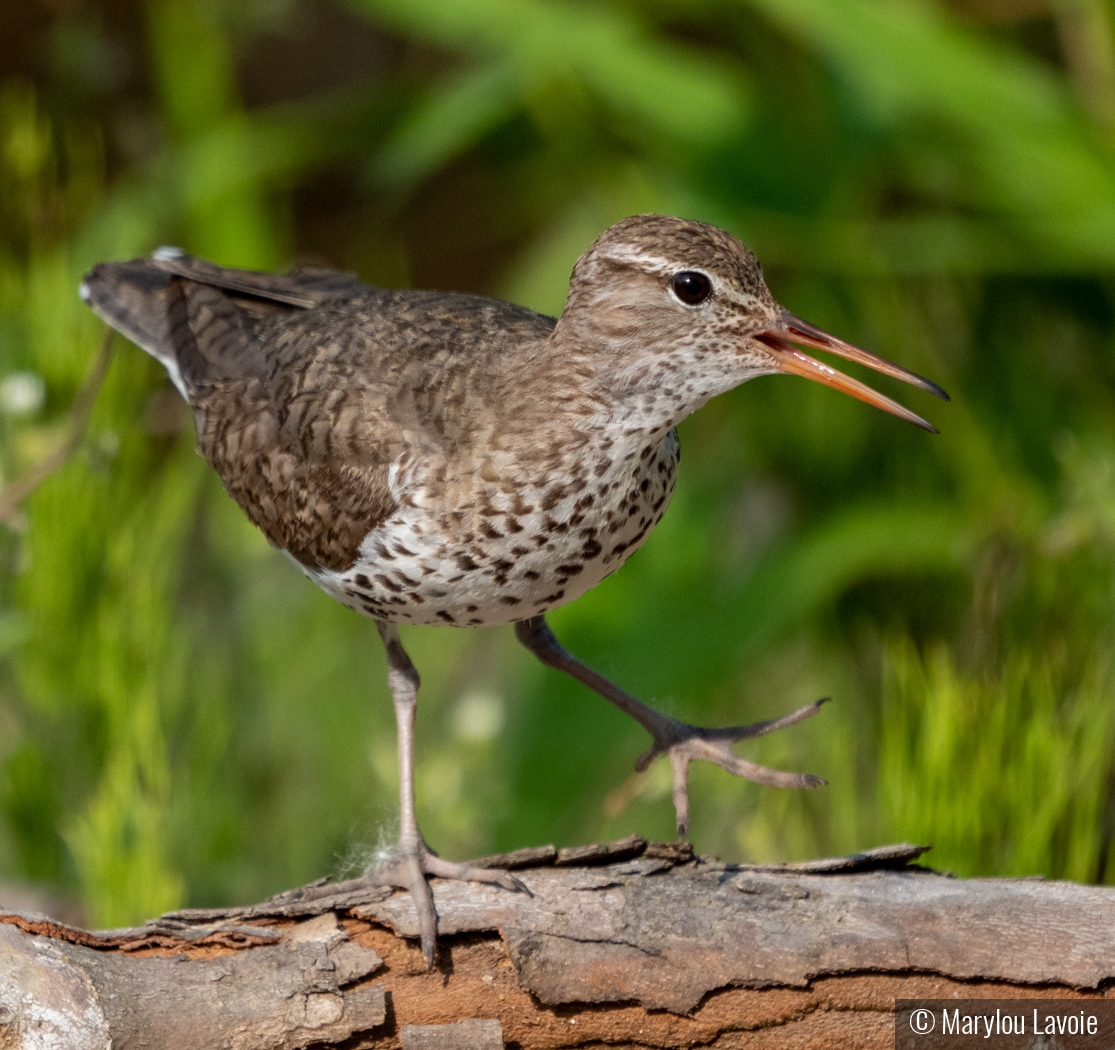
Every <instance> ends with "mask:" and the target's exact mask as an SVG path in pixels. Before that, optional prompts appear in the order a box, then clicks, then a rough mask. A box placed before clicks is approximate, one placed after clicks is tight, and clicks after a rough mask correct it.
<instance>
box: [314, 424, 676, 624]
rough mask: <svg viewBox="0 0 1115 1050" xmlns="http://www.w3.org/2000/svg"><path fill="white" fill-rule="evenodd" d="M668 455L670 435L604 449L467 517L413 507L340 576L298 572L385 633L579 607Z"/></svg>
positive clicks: (665, 468) (668, 484)
mask: <svg viewBox="0 0 1115 1050" xmlns="http://www.w3.org/2000/svg"><path fill="white" fill-rule="evenodd" d="M609 444H610V443H609ZM678 453H679V449H678V440H677V434H676V432H675V431H674V430H670V431H669V432H668V433H667V434H666V435H665V437H663V438H661V439H660V440H657V441H655V442H653V443H651V444H643V445H638V444H635V445H633V446H632V447H631V448H630V449H629V450H627V451H623V452H622V453H619V454H617V451H616V449H615V448H614V447H613V448H610V449H609V450H608V454H604V453H603V452H601V453H600V454H598V455H589V456H586V457H584V458H583V459H581V460H580V462H579V469H575V470H572V471H570V472H569V476H568V477H563V478H562V479H561V480H560V481H552V482H551V483H550V484H548V485H547V486H546V487H545V488H515V489H514V491H508V486H506V485H504V486H493V487H491V488H490V489H489V490H486V491H483V492H480V493H479V495H478V497H477V498H476V499H470V500H468V505H469V506H473V505H474V504H475V503H477V502H479V503H481V504H482V505H483V506H484V513H483V514H482V515H479V516H477V515H469V514H465V513H463V512H461V511H459V510H456V509H455V508H453V507H442V508H439V509H438V510H437V511H435V510H434V508H432V507H430V506H427V505H424V503H423V500H422V499H421V498H420V497H419V498H417V499H415V500H414V501H412V502H408V503H407V504H404V505H402V506H400V508H399V509H398V511H397V512H396V513H394V514H392V515H391V516H390V517H389V518H388V519H387V520H386V521H384V522H383V523H382V524H381V525H379V526H378V527H377V528H375V529H373V530H372V531H371V532H370V533H368V535H367V536H366V537H365V539H364V542H363V543H362V544H361V547H360V555H359V557H358V559H357V561H356V563H355V564H354V565H352V566H351V567H350V568H348V569H345V570H343V571H339V572H336V571H331V570H320V569H319V570H315V569H308V568H305V567H303V571H305V572H306V574H307V575H308V576H309V577H310V578H311V579H313V580H314V582H315V583H317V584H318V585H319V586H320V587H322V588H323V589H324V590H326V591H327V592H328V593H329V594H331V595H332V596H333V597H335V598H337V599H338V600H339V601H341V602H343V603H344V604H345V605H347V606H349V607H350V608H352V609H355V610H356V611H358V612H361V613H364V614H365V615H368V616H373V617H376V618H378V619H383V620H388V621H391V622H395V623H415V624H434V625H438V624H440V625H445V624H451V625H454V626H459V627H467V626H480V625H487V624H500V623H509V622H511V621H514V620H524V619H528V618H529V617H531V616H537V615H538V614H539V613H543V612H546V611H548V610H549V609H553V608H555V607H557V606H559V605H564V604H565V603H566V602H570V601H572V600H573V599H574V598H578V597H580V596H581V595H582V594H584V593H585V592H586V591H588V590H590V589H591V588H592V587H595V586H596V584H598V583H599V582H600V581H601V580H603V579H604V577H605V576H608V575H610V574H611V573H613V572H615V571H616V569H618V568H619V567H620V566H621V565H622V564H623V563H624V562H625V561H626V560H627V559H628V558H629V557H630V556H631V555H632V554H633V553H634V552H635V551H636V550H638V549H639V547H640V546H642V544H643V542H644V541H645V540H646V538H647V536H648V535H649V534H650V531H651V529H653V528H654V526H655V525H657V524H658V522H659V521H660V520H661V519H662V515H663V514H664V513H665V510H666V507H667V505H668V504H669V501H670V496H671V495H672V494H673V490H674V483H675V480H676V477H677V464H678ZM483 484H484V483H483V482H482V481H478V482H477V485H478V486H483Z"/></svg>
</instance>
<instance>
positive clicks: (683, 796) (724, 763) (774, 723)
mask: <svg viewBox="0 0 1115 1050" xmlns="http://www.w3.org/2000/svg"><path fill="white" fill-rule="evenodd" d="M826 699H827V698H826ZM825 702H826V701H825V700H817V701H816V702H815V703H812V704H806V705H805V707H799V708H798V709H797V710H796V711H794V712H792V713H791V714H788V715H786V716H785V717H783V718H775V719H771V720H770V721H767V722H756V723H754V724H753V725H749V726H727V727H725V728H723V729H704V728H702V727H700V726H691V725H687V724H686V723H684V722H679V721H677V720H676V719H673V718H668V717H666V716H665V715H661V714H657V713H656V717H655V719H654V720H653V724H654V728H653V729H651V735H652V736H653V737H654V745H653V747H651V749H650V750H649V751H647V752H646V753H645V754H643V755H640V756H639V759H638V761H636V763H635V769H636V770H637V771H638V772H640V773H641V772H642V771H643V770H644V769H646V768H647V766H649V765H650V764H651V762H652V761H653V760H654V759H655V758H657V757H658V756H659V755H667V756H669V759H670V764H671V765H672V766H673V770H674V811H675V813H676V814H677V828H678V837H679V838H683V837H684V836H685V834H686V832H687V831H688V830H689V763H690V762H693V761H695V760H697V759H703V760H704V761H705V762H714V763H715V764H716V765H718V766H720V768H721V769H726V770H727V771H728V772H729V773H732V774H733V775H735V776H737V777H746V778H747V779H748V780H753V781H755V783H756V784H766V785H768V786H769V787H790V788H814V787H820V786H821V785H822V784H827V783H828V781H826V780H822V779H821V778H820V777H815V776H812V775H811V774H809V773H786V772H783V771H782V770H780V769H769V768H768V767H766V766H760V765H757V764H756V763H754V762H748V761H747V759H745V758H740V757H739V756H738V755H734V754H732V751H731V745H732V744H734V743H735V742H736V741H737V740H746V739H748V738H750V737H755V736H765V735H766V734H767V733H773V732H774V731H775V730H776V729H784V728H785V727H786V726H792V725H794V724H795V723H796V722H800V721H802V720H803V719H805V718H809V717H810V716H811V715H814V714H816V713H817V711H818V710H819V709H820V707H821V705H822V704H823V703H825ZM647 728H648V729H650V728H651V727H650V726H649V725H648V727H647Z"/></svg>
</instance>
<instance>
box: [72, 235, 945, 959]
mask: <svg viewBox="0 0 1115 1050" xmlns="http://www.w3.org/2000/svg"><path fill="white" fill-rule="evenodd" d="M82 297H83V298H84V299H85V301H86V302H88V303H89V304H90V306H91V307H92V308H93V309H94V310H95V311H96V312H97V313H98V314H99V315H100V316H101V317H102V318H104V320H105V321H106V322H108V323H109V324H110V325H112V326H113V327H115V328H117V329H119V330H120V331H121V332H123V333H124V334H125V335H127V336H128V337H129V338H130V339H132V340H134V341H135V342H136V343H138V344H139V345H140V346H142V347H143V348H144V349H145V350H147V351H148V352H149V353H151V354H152V355H154V356H155V357H156V358H158V359H159V360H160V361H161V362H162V363H163V364H164V365H165V366H166V368H167V371H168V373H169V374H170V377H171V379H172V380H173V382H174V384H175V385H176V386H177V388H178V390H179V391H180V392H181V393H182V395H183V397H185V399H186V400H187V402H188V403H189V405H190V407H191V409H192V410H193V414H194V420H195V424H196V428H197V437H198V446H199V448H200V450H201V452H202V454H203V455H204V456H205V457H206V459H208V461H209V462H210V463H211V464H212V465H213V467H214V469H215V470H216V471H217V473H218V474H219V475H220V477H221V480H222V482H223V483H224V485H225V488H226V489H227V490H228V492H229V494H230V495H231V496H232V498H233V499H235V500H236V501H237V503H239V504H240V506H241V507H242V508H243V509H244V511H245V513H246V514H247V515H248V517H249V518H250V519H251V520H252V521H253V522H254V523H255V524H256V525H257V526H258V527H259V528H260V529H261V530H262V531H263V532H264V534H265V535H266V536H267V538H268V539H269V540H270V541H271V542H272V543H273V544H274V545H275V546H277V547H279V548H280V549H282V550H283V551H285V552H286V553H287V554H288V555H289V556H290V557H291V559H292V560H293V561H294V562H295V563H296V564H297V565H298V566H299V567H300V568H301V569H302V571H303V572H304V573H305V574H306V575H307V576H308V577H310V579H312V580H313V581H314V582H315V583H317V584H318V585H319V586H320V587H322V588H324V589H325V590H326V591H327V592H328V593H330V594H331V595H333V596H334V597H335V598H337V599H338V600H339V601H341V602H343V603H344V604H345V605H347V606H349V607H350V608H352V609H354V610H356V611H357V612H360V613H362V614H364V615H367V616H370V617H372V618H373V619H374V620H375V622H376V625H377V627H378V629H379V632H380V634H381V636H382V638H383V641H384V644H385V648H386V652H387V657H388V668H389V682H390V686H391V692H392V698H393V700H394V703H395V708H396V714H397V717H398V725H399V761H400V785H401V817H402V819H401V829H400V837H399V846H398V851H397V855H396V858H395V859H394V861H392V862H391V863H390V864H389V865H387V866H385V867H381V868H379V869H376V870H375V871H373V872H370V873H369V874H368V875H367V876H366V878H365V881H379V882H387V883H389V884H392V885H398V886H402V887H405V888H407V889H409V890H410V891H411V892H412V894H413V895H414V897H415V902H416V906H417V908H418V914H419V925H420V928H421V933H422V941H423V947H424V949H425V951H426V953H427V959H428V960H430V961H431V962H432V959H433V950H434V933H435V929H436V915H435V912H434V909H433V903H432V898H431V896H430V890H429V887H428V886H427V884H426V881H425V879H426V876H427V875H439V876H441V877H445V878H465V879H477V880H481V881H488V882H497V883H499V884H501V885H504V886H506V887H508V888H521V887H519V884H518V883H517V882H516V881H515V880H514V879H513V878H511V877H510V876H508V875H506V874H505V873H499V872H492V871H487V870H484V869H477V868H473V867H471V866H468V865H457V864H451V863H449V862H447V861H443V860H441V859H440V858H438V857H436V855H434V854H433V853H432V852H431V851H429V850H428V848H427V847H426V845H425V843H424V842H423V841H422V837H421V835H420V833H419V831H418V825H417V822H416V819H415V815H414V795H413V764H412V761H413V760H412V754H413V740H412V730H413V717H414V705H415V702H416V697H417V690H418V675H417V672H416V671H415V669H414V667H413V665H412V664H411V663H410V660H409V658H408V657H407V655H406V652H405V650H404V649H403V646H402V643H401V641H400V639H399V635H398V631H397V629H396V625H397V624H430V625H435V626H438V625H452V626H458V627H460V626H483V625H489V624H501V623H508V622H514V623H515V624H516V636H517V637H518V638H519V640H520V641H521V642H523V644H524V645H526V646H527V647H528V648H530V650H531V651H532V652H534V653H535V655H536V656H538V657H539V659H541V660H542V661H543V662H544V663H547V664H548V665H550V666H553V667H556V668H558V669H560V670H563V671H565V672H567V673H569V674H571V675H572V676H573V677H575V678H577V679H578V680H580V681H581V682H583V683H585V684H586V685H588V686H589V687H590V688H592V689H594V690H596V691H597V692H598V693H600V694H601V695H602V696H603V697H604V698H605V699H607V700H609V701H610V702H611V703H613V704H616V705H617V706H618V707H620V708H621V709H622V710H624V711H626V712H627V713H629V714H631V715H632V716H633V717H634V718H636V719H637V720H638V721H639V722H640V723H641V724H642V725H643V726H644V727H645V728H646V729H647V731H648V732H649V733H650V734H651V737H652V739H653V742H654V743H653V747H652V749H651V751H649V752H648V753H647V755H645V756H644V757H643V759H640V762H641V763H643V764H644V765H645V763H646V762H649V761H650V759H651V758H653V757H654V756H655V755H656V754H660V753H664V754H668V755H669V756H670V759H671V761H672V763H673V767H674V780H675V788H674V803H675V807H676V810H677V819H678V829H679V833H683V832H684V831H685V829H686V827H687V824H688V793H687V787H686V776H687V773H686V771H687V768H688V763H689V762H690V761H692V760H693V759H697V758H701V759H706V760H709V761H713V762H716V763H717V764H719V765H721V766H722V767H723V768H725V769H728V770H729V771H730V772H733V773H736V774H739V775H742V776H746V777H749V778H751V779H753V780H757V781H759V782H761V783H765V784H773V785H779V786H787V787H810V786H814V785H816V784H818V783H821V781H819V780H818V779H817V778H816V777H809V776H803V775H799V774H789V773H781V772H778V771H775V770H769V769H765V768H763V767H761V766H755V765H753V764H751V763H748V762H746V761H744V760H743V759H741V758H738V757H737V756H735V755H734V754H732V753H731V752H730V750H729V745H730V744H731V743H732V742H733V741H736V740H740V739H743V738H745V737H748V736H754V735H757V734H759V733H765V732H769V731H770V730H772V729H776V728H780V727H781V726H784V725H789V724H792V723H793V722H795V721H798V720H800V719H801V718H804V717H807V716H808V715H810V714H812V713H813V712H814V711H815V710H816V708H817V705H816V704H813V705H809V706H808V707H806V708H802V709H801V710H799V711H797V712H794V713H793V714H791V715H789V716H787V717H785V718H783V719H780V720H778V721H775V722H770V723H760V724H759V725H757V726H743V727H734V728H732V729H725V730H705V729H699V728H695V727H692V726H688V725H685V724H684V723H681V722H678V721H676V720H674V719H671V718H667V717H665V716H662V715H660V714H658V713H657V712H654V711H653V710H651V709H650V708H648V707H646V706H645V705H643V704H641V703H639V702H638V701H637V700H635V699H634V698H633V697H630V696H628V695H627V694H626V693H624V692H623V691H622V690H620V689H618V688H617V687H616V686H614V685H613V684H612V683H610V682H608V681H607V680H606V679H603V678H601V677H600V676H599V675H597V674H595V672H593V671H591V670H589V669H588V668H587V667H585V666H584V665H583V664H581V663H579V662H578V661H577V660H575V659H574V658H573V657H572V656H570V655H569V654H568V653H567V652H565V650H564V649H562V648H561V646H560V645H559V644H558V643H557V640H556V639H555V638H554V637H553V635H552V634H551V633H550V632H549V628H548V627H547V626H546V623H545V619H544V614H545V613H546V612H547V611H549V610H550V609H552V608H554V607H556V606H558V605H562V604H564V603H566V602H569V601H572V600H573V599H575V598H577V597H579V596H580V595H582V594H584V593H585V592H586V591H588V590H589V589H591V588H592V587H594V586H595V585H596V584H598V583H599V582H600V581H601V580H602V579H604V577H605V576H607V575H608V574H609V573H611V572H614V571H615V570H616V569H617V568H619V566H621V565H622V564H623V563H624V561H626V559H627V558H629V557H630V556H631V555H632V554H633V553H634V552H635V551H636V550H638V548H639V547H640V546H641V545H642V543H643V542H644V541H645V540H646V538H647V536H648V535H649V534H650V532H651V530H652V529H653V528H654V527H655V525H657V524H658V522H659V521H660V520H661V518H662V515H663V514H664V513H665V511H666V508H667V506H668V504H669V501H670V496H671V494H672V493H673V489H674V483H675V479H676V474H677V465H678V455H679V450H678V440H677V431H676V429H675V428H676V426H677V424H678V423H679V422H680V421H681V420H683V419H684V418H685V417H686V416H688V415H690V414H691V413H692V412H695V411H696V410H697V409H699V408H700V407H701V406H702V405H703V404H704V403H705V402H706V401H708V400H709V399H710V398H711V397H714V396H715V395H717V394H719V393H722V392H724V391H726V390H729V389H731V388H732V387H735V386H738V385H739V384H740V383H742V382H745V381H746V380H748V379H751V378H754V377H755V376H759V375H764V374H769V373H772V372H791V373H794V374H798V375H803V376H807V377H809V378H811V379H815V380H817V381H819V382H822V383H824V384H826V385H828V386H832V387H835V388H836V389H838V390H842V391H844V392H845V393H849V394H851V395H853V396H855V397H858V398H860V399H862V400H864V401H867V402H869V403H871V404H874V405H876V406H878V407H880V408H883V409H885V410H886V411H888V412H892V413H893V414H895V415H898V416H901V417H903V418H905V419H907V420H910V421H912V422H914V423H916V424H918V425H919V426H922V427H925V428H926V429H930V430H931V429H933V428H932V427H930V425H929V424H928V423H926V422H925V421H924V420H922V419H921V418H920V417H918V416H916V415H914V413H912V412H910V411H909V410H908V409H905V408H903V407H902V406H901V405H898V404H897V403H895V402H893V401H891V400H890V399H888V398H885V397H883V396H882V395H880V394H878V393H876V392H874V391H873V390H871V389H870V388H868V387H865V386H864V385H863V384H861V383H858V382H857V381H855V380H852V379H849V378H848V377H846V376H843V375H841V374H840V373H839V372H835V371H834V370H833V369H831V368H829V367H828V366H826V365H822V364H821V363H820V362H818V361H815V360H814V359H813V358H811V357H808V356H807V355H806V354H805V353H804V352H803V351H801V350H800V349H799V347H798V345H795V344H804V345H806V346H812V347H819V348H821V349H824V350H827V351H830V352H832V353H836V354H838V355H840V356H843V357H846V358H849V359H851V360H854V361H858V362H860V363H861V364H865V365H867V366H869V367H871V368H874V369H876V370H878V371H881V372H884V373H886V374H889V375H892V376H896V377H898V378H900V379H903V380H905V381H907V382H911V383H914V384H915V385H918V386H921V387H922V388H923V389H927V390H930V391H931V392H933V393H937V394H942V395H943V391H941V390H940V389H939V388H937V387H935V386H934V385H933V384H932V383H929V382H928V381H927V380H923V379H921V378H920V377H918V376H915V375H913V374H912V373H910V372H907V371H906V370H905V369H902V368H899V367H898V366H895V365H891V364H888V363H887V362H885V361H883V360H881V359H880V358H877V357H875V356H874V355H871V354H868V353H867V352H866V351H863V350H860V349H858V348H856V347H853V346H850V345H849V344H847V343H844V342H842V341H841V340H839V339H836V338H835V337H833V336H829V335H827V334H826V333H824V332H821V331H820V330H819V329H816V328H813V327H812V326H811V325H809V324H807V323H806V322H804V321H801V320H799V319H798V318H796V317H794V316H793V315H791V314H789V313H787V312H786V311H785V310H783V309H782V308H781V307H780V306H779V305H778V304H777V303H776V302H775V300H774V298H773V297H772V296H771V294H770V292H769V291H768V289H767V287H766V284H765V282H764V280H763V276H762V271H761V269H760V267H759V264H758V262H757V261H756V259H755V257H754V255H752V254H751V252H750V251H748V249H747V248H745V247H744V246H743V245H742V244H741V243H740V242H739V241H738V240H737V239H736V238H735V237H732V236H731V235H730V234H728V233H725V232H724V231H723V230H718V229H716V228H715V227H712V226H707V225H704V224H702V223H696V222H689V221H686V220H682V219H673V218H668V217H665V216H658V215H642V216H636V217H634V218H631V219H626V220H624V221H623V222H620V223H617V224H616V225H615V226H613V227H611V228H610V229H608V230H606V231H605V232H604V233H603V234H602V235H601V236H600V237H599V238H598V239H597V241H596V242H595V244H593V245H592V247H591V248H589V250H588V251H587V252H586V253H585V254H584V255H583V256H582V257H581V258H580V259H579V260H578V262H577V264H576V266H575V267H574V269H573V274H572V278H571V281H570V288H569V297H568V299H567V301H566V305H565V309H564V311H563V312H562V315H561V317H560V319H558V320H555V319H553V318H551V317H545V316H543V315H541V314H537V313H534V312H533V311H530V310H527V309H524V308H522V307H519V306H512V305H510V304H508V303H503V302H497V301H495V300H491V299H484V298H480V297H478V296H469V295H455V294H448V293H440V292H413V291H388V290H385V289H381V288H374V287H372V286H370V285H366V284H362V283H361V282H360V281H358V280H357V279H356V278H355V277H354V276H352V275H350V274H341V273H336V272H333V271H327V270H316V269H303V270H296V271H294V272H293V273H291V274H288V275H286V276H276V275H270V274H259V273H251V272H248V271H243V270H229V269H224V268H222V267H219V266H215V265H213V264H212V263H207V262H204V261H202V260H199V259H195V258H192V257H190V256H188V255H186V254H184V253H182V252H180V251H178V250H176V249H161V250H160V251H158V252H156V253H155V254H154V255H153V256H151V257H150V258H148V259H139V260H134V261H132V262H123V263H103V264H101V265H100V266H97V267H95V268H94V269H93V270H92V271H91V272H90V273H89V274H88V275H87V276H86V278H85V281H84V283H83V285H82Z"/></svg>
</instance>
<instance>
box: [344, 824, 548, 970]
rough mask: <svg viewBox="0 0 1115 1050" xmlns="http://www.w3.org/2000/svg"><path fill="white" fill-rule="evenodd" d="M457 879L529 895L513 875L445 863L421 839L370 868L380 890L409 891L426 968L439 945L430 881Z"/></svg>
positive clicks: (368, 875) (401, 846)
mask: <svg viewBox="0 0 1115 1050" xmlns="http://www.w3.org/2000/svg"><path fill="white" fill-rule="evenodd" d="M431 876H433V877H437V878H439V879H457V880H459V881H462V882H486V883H489V884H491V885H493V886H502V887H503V888H504V889H505V890H514V891H518V892H522V893H526V894H527V895H528V896H529V895H530V890H529V889H527V887H526V886H525V885H523V883H521V882H520V881H519V880H518V879H517V878H515V876H514V875H512V874H510V873H509V872H506V871H501V870H500V869H498V868H477V867H475V866H474V865H472V864H468V863H464V864H458V863H454V862H453V861H448V860H442V858H441V857H439V856H438V855H437V854H436V853H434V851H433V850H431V849H430V847H429V846H427V845H426V843H425V842H423V841H422V840H421V839H419V841H418V842H417V844H410V843H407V844H403V843H400V844H399V845H398V846H397V847H396V849H395V852H394V853H393V854H392V856H391V857H390V858H389V859H387V860H385V861H383V862H382V863H380V864H377V865H376V866H375V867H373V868H370V869H369V870H368V872H367V873H366V875H365V876H364V877H365V878H366V879H367V880H368V881H369V882H372V883H374V884H375V885H378V886H394V887H395V888H396V889H400V890H408V891H409V892H410V896H411V899H412V900H413V901H414V908H415V911H417V912H418V934H419V937H420V938H421V940H422V954H423V955H424V956H425V957H426V968H427V969H430V970H432V969H433V968H434V947H435V945H436V942H437V910H436V909H435V908H434V894H433V891H432V890H431V889H430V883H429V878H430V877H431Z"/></svg>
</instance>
